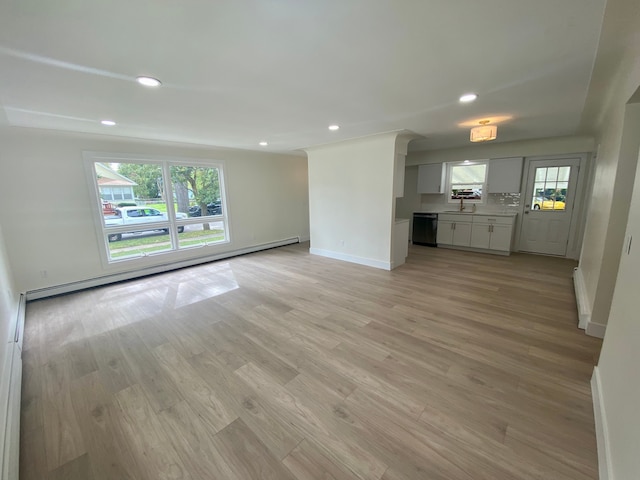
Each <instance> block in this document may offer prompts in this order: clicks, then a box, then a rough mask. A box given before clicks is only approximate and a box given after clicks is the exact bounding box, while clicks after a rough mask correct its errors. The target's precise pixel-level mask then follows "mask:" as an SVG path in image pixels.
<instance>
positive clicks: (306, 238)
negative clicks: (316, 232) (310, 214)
mask: <svg viewBox="0 0 640 480" xmlns="http://www.w3.org/2000/svg"><path fill="white" fill-rule="evenodd" d="M298 239H299V240H300V243H303V242H308V241H310V240H311V235H304V236H302V237H298Z"/></svg>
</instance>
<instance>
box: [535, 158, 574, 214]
mask: <svg viewBox="0 0 640 480" xmlns="http://www.w3.org/2000/svg"><path fill="white" fill-rule="evenodd" d="M570 173H571V167H559V168H558V167H549V168H537V169H536V181H535V182H534V195H533V199H532V201H531V205H532V208H533V209H534V210H543V211H549V212H554V211H556V212H557V211H564V210H565V208H566V205H565V200H566V196H567V188H568V185H569V182H568V179H569V175H570Z"/></svg>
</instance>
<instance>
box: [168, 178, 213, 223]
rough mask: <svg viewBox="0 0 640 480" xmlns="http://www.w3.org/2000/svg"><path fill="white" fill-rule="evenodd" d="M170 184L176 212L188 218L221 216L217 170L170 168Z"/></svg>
mask: <svg viewBox="0 0 640 480" xmlns="http://www.w3.org/2000/svg"><path fill="white" fill-rule="evenodd" d="M171 183H172V184H173V197H174V199H175V201H176V204H177V206H178V207H177V211H178V212H181V213H185V214H188V215H189V216H190V217H202V216H212V215H222V208H223V207H222V202H221V195H220V172H219V171H218V169H217V168H215V167H196V166H172V167H171Z"/></svg>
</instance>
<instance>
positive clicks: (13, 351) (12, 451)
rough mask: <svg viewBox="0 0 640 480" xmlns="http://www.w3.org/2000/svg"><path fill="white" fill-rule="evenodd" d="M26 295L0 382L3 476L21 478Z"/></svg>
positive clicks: (19, 307)
mask: <svg viewBox="0 0 640 480" xmlns="http://www.w3.org/2000/svg"><path fill="white" fill-rule="evenodd" d="M25 303H26V295H25V294H24V293H23V294H20V300H19V303H18V313H17V316H16V321H15V328H13V332H12V333H13V336H12V337H11V338H9V341H8V342H7V344H6V351H5V352H6V353H5V362H4V370H3V372H2V382H1V383H0V405H2V407H1V408H2V409H1V412H2V413H1V415H2V417H1V418H0V425H1V429H0V442H1V443H2V444H1V445H0V454H1V455H2V460H1V465H2V467H1V470H0V472H2V477H1V478H2V480H18V474H19V466H20V401H21V389H22V337H23V335H22V333H23V331H24V319H25Z"/></svg>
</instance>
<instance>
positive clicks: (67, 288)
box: [27, 237, 300, 300]
mask: <svg viewBox="0 0 640 480" xmlns="http://www.w3.org/2000/svg"><path fill="white" fill-rule="evenodd" d="M294 243H300V237H293V238H287V239H285V240H278V241H275V242H270V243H263V244H260V245H254V246H251V247H246V248H240V249H238V250H231V251H228V252H223V253H219V254H217V255H209V256H206V257H200V258H194V259H190V260H183V261H180V262H173V263H167V264H164V265H158V266H154V267H148V268H142V269H138V270H134V271H130V272H122V273H115V274H112V275H105V276H102V277H96V278H90V279H87V280H80V281H78V282H72V283H65V284H62V285H56V286H53V287H47V288H41V289H38V290H30V291H28V292H27V300H37V299H39V298H46V297H53V296H55V295H62V294H64V293H70V292H76V291H78V290H84V289H87V288H92V287H99V286H102V285H108V284H110V283H116V282H122V281H124V280H131V279H133V278H139V277H144V276H147V275H153V274H156V273H164V272H169V271H171V270H177V269H179V268H185V267H192V266H194V265H200V264H203V263H209V262H214V261H216V260H223V259H225V258H231V257H237V256H238V255H246V254H247V253H254V252H259V251H261V250H269V249H270V248H276V247H283V246H285V245H291V244H294Z"/></svg>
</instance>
